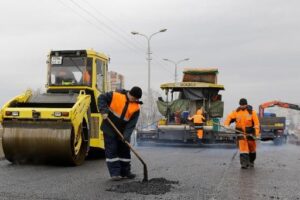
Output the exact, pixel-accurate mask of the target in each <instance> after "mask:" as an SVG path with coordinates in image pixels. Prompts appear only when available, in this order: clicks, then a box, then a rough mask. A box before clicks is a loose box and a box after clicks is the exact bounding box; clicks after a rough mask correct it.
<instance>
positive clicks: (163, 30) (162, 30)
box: [159, 28, 167, 32]
mask: <svg viewBox="0 0 300 200" xmlns="http://www.w3.org/2000/svg"><path fill="white" fill-rule="evenodd" d="M166 31H167V29H166V28H164V29H161V30H160V31H159V32H166Z"/></svg>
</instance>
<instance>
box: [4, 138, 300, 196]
mask: <svg viewBox="0 0 300 200" xmlns="http://www.w3.org/2000/svg"><path fill="white" fill-rule="evenodd" d="M137 150H138V151H139V152H140V153H141V155H142V157H143V158H144V159H145V160H146V162H147V164H148V170H149V178H150V179H151V178H158V177H164V178H166V179H168V180H174V181H179V184H174V185H173V188H172V189H171V191H170V192H168V193H166V194H162V195H142V194H136V193H116V192H109V191H107V190H108V189H109V188H111V187H112V186H114V185H118V184H125V183H126V180H124V181H122V182H112V181H110V180H109V176H108V172H107V168H106V164H105V161H104V160H103V159H100V160H87V161H86V162H85V163H84V165H82V166H79V167H63V166H45V165H32V164H26V165H15V164H10V163H9V162H8V161H6V160H2V161H0V199H22V200H23V199H26V200H27V199H28V200H29V199H30V200H32V199H47V200H49V199H51V200H52V199H53V200H61V199H72V200H74V199H89V200H93V199H105V200H109V199H123V200H129V199H141V200H147V199H154V200H156V199H169V200H173V199H178V200H181V199H183V200H201V199H211V200H212V199H220V200H223V199H230V200H232V199H262V200H263V199H274V200H276V199H288V200H290V199H292V200H299V199H300V189H299V180H300V153H299V152H300V151H299V150H300V149H299V146H295V145H284V146H281V147H278V146H274V145H273V144H272V143H264V144H260V145H259V147H258V158H257V161H256V165H255V168H254V169H249V170H242V169H240V165H239V154H238V152H237V150H236V149H235V148H221V147H219V148H206V147H204V148H194V147H180V146H176V147H170V146H168V147H162V146H160V147H159V146H156V147H137ZM133 171H134V172H136V173H137V174H138V179H139V180H141V179H142V178H143V175H142V172H143V169H142V165H141V164H140V163H139V162H138V160H137V159H136V158H133Z"/></svg>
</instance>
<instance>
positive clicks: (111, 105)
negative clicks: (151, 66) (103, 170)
mask: <svg viewBox="0 0 300 200" xmlns="http://www.w3.org/2000/svg"><path fill="white" fill-rule="evenodd" d="M141 97H142V90H141V88H139V87H136V86H135V87H133V88H131V90H130V91H127V90H121V91H116V92H107V93H104V94H101V95H100V97H99V100H98V102H99V105H98V106H99V110H100V112H101V114H102V118H103V122H102V124H101V130H102V131H103V133H104V145H105V157H106V163H107V167H108V170H109V174H110V176H111V179H112V180H115V181H118V180H121V179H122V178H129V179H133V178H135V176H136V175H135V174H133V173H131V165H130V159H131V156H130V149H129V147H128V146H127V145H126V144H125V143H124V142H123V141H121V139H120V138H119V137H118V135H117V133H115V130H114V128H113V127H112V126H111V125H110V123H109V122H108V121H107V120H106V118H109V119H110V120H111V121H112V122H113V123H114V124H115V126H116V127H117V128H118V129H119V131H120V132H121V133H123V136H124V138H125V140H126V141H128V142H130V136H131V134H132V131H133V130H134V128H135V126H136V123H137V121H138V118H139V114H140V104H142V102H141V101H139V99H140V98H141Z"/></svg>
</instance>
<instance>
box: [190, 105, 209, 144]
mask: <svg viewBox="0 0 300 200" xmlns="http://www.w3.org/2000/svg"><path fill="white" fill-rule="evenodd" d="M188 119H189V120H193V123H194V126H195V128H196V129H197V137H198V138H199V139H202V138H203V122H204V120H205V117H204V116H203V109H202V107H201V108H200V109H198V110H197V112H196V114H195V115H193V116H192V117H189V118H188Z"/></svg>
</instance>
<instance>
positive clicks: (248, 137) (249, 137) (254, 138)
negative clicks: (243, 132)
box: [247, 134, 256, 140]
mask: <svg viewBox="0 0 300 200" xmlns="http://www.w3.org/2000/svg"><path fill="white" fill-rule="evenodd" d="M247 139H248V140H256V136H255V135H252V134H250V135H247Z"/></svg>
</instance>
